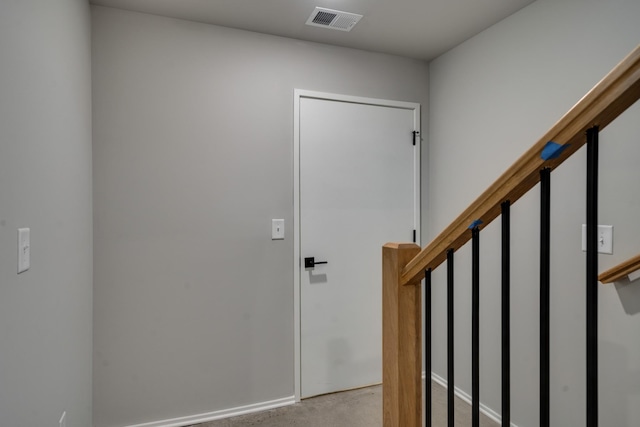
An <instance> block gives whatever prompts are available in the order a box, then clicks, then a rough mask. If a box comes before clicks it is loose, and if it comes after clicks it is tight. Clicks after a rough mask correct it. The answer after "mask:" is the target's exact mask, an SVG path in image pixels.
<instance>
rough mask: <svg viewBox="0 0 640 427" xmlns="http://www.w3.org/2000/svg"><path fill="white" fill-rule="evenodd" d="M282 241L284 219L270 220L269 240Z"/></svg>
mask: <svg viewBox="0 0 640 427" xmlns="http://www.w3.org/2000/svg"><path fill="white" fill-rule="evenodd" d="M283 239H284V219H272V220H271V240H283Z"/></svg>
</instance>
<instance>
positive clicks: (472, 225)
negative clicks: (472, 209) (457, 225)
mask: <svg viewBox="0 0 640 427" xmlns="http://www.w3.org/2000/svg"><path fill="white" fill-rule="evenodd" d="M480 224H482V220H481V219H476V220H475V221H473V222H472V223H471V225H470V226H469V230H473V229H474V228H476V227H478V226H479V225H480Z"/></svg>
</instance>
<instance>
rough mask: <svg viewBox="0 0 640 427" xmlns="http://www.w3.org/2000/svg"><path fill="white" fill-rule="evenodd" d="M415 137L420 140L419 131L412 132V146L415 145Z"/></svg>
mask: <svg viewBox="0 0 640 427" xmlns="http://www.w3.org/2000/svg"><path fill="white" fill-rule="evenodd" d="M416 137H417V138H420V131H419V130H414V131H413V145H416Z"/></svg>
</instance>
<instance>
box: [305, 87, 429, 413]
mask: <svg viewBox="0 0 640 427" xmlns="http://www.w3.org/2000/svg"><path fill="white" fill-rule="evenodd" d="M302 98H311V99H321V100H328V101H338V102H350V103H354V104H365V105H374V106H381V107H390V108H399V109H403V110H411V111H413V130H414V131H417V132H418V134H417V135H418V136H417V137H416V138H415V140H416V144H415V146H414V165H413V171H414V196H413V200H414V215H413V226H414V229H415V230H416V242H417V243H418V244H420V146H421V144H420V141H421V136H420V135H421V133H420V104H417V103H414V102H402V101H389V100H385V99H375V98H362V97H357V96H349V95H339V94H334V93H326V92H315V91H309V90H304V89H294V109H293V298H294V304H293V306H294V309H293V316H294V322H293V325H294V326H293V331H294V340H293V341H294V352H295V355H294V366H295V367H294V382H295V387H294V388H295V399H296V402H299V401H300V396H301V389H302V378H301V363H302V359H301V348H300V346H301V336H300V321H301V318H300V306H301V300H300V295H301V290H300V269H301V265H300V262H301V261H300V100H301V99H302ZM410 143H411V140H410V139H407V144H410Z"/></svg>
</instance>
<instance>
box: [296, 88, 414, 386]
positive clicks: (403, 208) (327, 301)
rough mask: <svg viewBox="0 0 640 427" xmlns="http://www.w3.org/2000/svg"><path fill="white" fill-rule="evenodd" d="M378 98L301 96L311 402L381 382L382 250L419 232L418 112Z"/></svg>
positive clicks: (305, 335) (304, 304)
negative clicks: (310, 264)
mask: <svg viewBox="0 0 640 427" xmlns="http://www.w3.org/2000/svg"><path fill="white" fill-rule="evenodd" d="M360 101H362V100H361V99H360ZM369 102H371V103H367V102H364V103H363V102H345V100H342V99H340V100H335V99H322V98H317V97H305V96H301V97H300V98H299V129H298V130H299V147H298V148H299V245H300V247H299V256H300V260H301V265H300V267H299V269H298V270H297V271H298V272H299V274H300V277H299V286H300V288H299V296H300V308H299V310H300V311H299V316H300V364H301V366H300V377H301V378H300V380H301V385H300V397H302V398H305V397H310V396H315V395H318V394H324V393H330V392H335V391H340V390H347V389H351V388H355V387H362V386H366V385H371V384H378V383H380V382H381V381H382V298H381V297H382V288H381V283H382V273H381V270H382V266H381V258H382V255H381V254H382V245H383V244H385V243H387V242H408V241H409V242H410V241H412V239H413V233H414V231H413V230H414V229H416V231H417V229H418V224H417V217H418V215H417V213H418V209H417V206H419V200H418V194H419V192H418V188H417V185H418V176H419V174H418V170H417V168H418V167H419V166H418V161H417V158H418V156H417V154H418V149H419V144H418V145H417V146H414V145H413V144H412V140H413V131H417V130H419V129H418V123H419V122H418V121H419V106H417V105H416V104H410V105H405V104H400V106H397V105H395V106H385V105H380V104H381V102H380V101H378V102H377V103H374V102H373V101H372V100H370V101H369ZM418 139H419V138H416V140H418ZM296 252H297V251H296ZM308 257H314V261H315V262H316V263H317V262H326V264H318V265H315V267H313V268H305V263H304V260H305V258H308Z"/></svg>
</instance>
